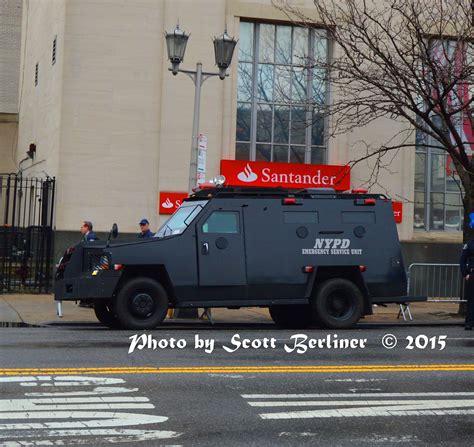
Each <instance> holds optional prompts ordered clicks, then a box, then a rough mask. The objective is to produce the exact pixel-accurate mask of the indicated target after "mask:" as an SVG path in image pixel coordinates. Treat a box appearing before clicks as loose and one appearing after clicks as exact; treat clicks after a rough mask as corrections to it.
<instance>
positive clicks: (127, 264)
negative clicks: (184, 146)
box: [55, 185, 420, 329]
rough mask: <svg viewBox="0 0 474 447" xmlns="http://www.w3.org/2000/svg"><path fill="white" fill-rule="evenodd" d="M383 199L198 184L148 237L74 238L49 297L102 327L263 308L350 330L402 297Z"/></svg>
mask: <svg viewBox="0 0 474 447" xmlns="http://www.w3.org/2000/svg"><path fill="white" fill-rule="evenodd" d="M406 286H407V278H406V273H405V269H404V265H403V260H402V255H401V249H400V243H399V240H398V235H397V229H396V225H395V221H394V217H393V211H392V204H391V201H390V200H389V199H387V198H386V197H385V196H384V195H381V194H368V193H366V192H365V191H362V192H361V191H355V190H353V192H352V193H336V192H335V191H334V190H332V189H304V190H298V191H297V190H288V189H281V188H248V187H247V188H244V187H229V186H222V187H217V186H211V185H204V186H203V187H202V188H201V189H200V190H198V191H197V192H196V193H195V194H192V195H191V196H190V197H189V198H187V199H186V200H185V201H184V202H183V204H182V205H181V207H180V208H178V210H177V211H176V212H175V213H174V214H173V215H172V216H171V217H170V219H169V220H168V221H167V222H166V223H165V224H164V225H163V226H162V227H161V228H160V229H159V230H158V232H157V233H156V236H155V237H154V238H149V239H139V240H134V241H112V242H110V241H109V240H108V241H107V242H105V241H94V242H81V243H79V244H77V245H76V246H74V247H71V248H69V249H68V250H67V251H66V253H65V254H64V256H63V257H62V259H61V261H60V263H59V264H58V267H57V271H56V276H55V300H57V301H63V300H81V301H82V302H86V303H87V302H88V303H90V304H91V305H92V306H93V307H94V310H95V313H96V316H97V318H98V319H99V320H100V321H101V322H102V323H104V324H105V325H107V326H109V327H115V328H119V327H121V328H127V329H152V328H154V327H156V326H158V325H159V324H160V323H161V322H162V321H163V320H164V318H165V316H166V314H167V311H168V309H169V308H198V307H200V308H213V307H227V308H239V307H246V306H259V307H268V308H269V311H270V315H271V317H272V319H273V320H274V321H275V323H277V324H278V325H279V326H282V327H294V328H296V327H300V328H304V327H307V326H310V325H314V326H318V327H325V328H334V329H342V328H348V327H351V326H353V325H354V324H355V323H357V321H358V320H359V319H360V318H361V317H363V316H364V315H367V314H371V313H372V305H373V304H376V303H377V304H380V303H402V302H403V303H404V302H409V301H412V300H414V299H416V300H417V301H419V300H420V297H407V296H406V290H407V288H406Z"/></svg>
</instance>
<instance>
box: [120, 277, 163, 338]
mask: <svg viewBox="0 0 474 447" xmlns="http://www.w3.org/2000/svg"><path fill="white" fill-rule="evenodd" d="M167 310H168V296H167V294H166V291H165V289H164V288H163V287H162V286H161V285H160V284H159V283H157V282H156V281H155V280H153V279H151V278H135V279H132V280H130V281H128V282H127V283H126V284H125V285H124V286H123V287H122V289H121V290H120V292H119V293H118V295H117V298H116V301H115V314H116V315H117V319H118V320H119V322H120V323H121V324H122V327H124V328H125V329H153V328H155V327H156V326H158V325H159V324H160V323H161V322H162V321H163V320H164V318H165V316H166V312H167Z"/></svg>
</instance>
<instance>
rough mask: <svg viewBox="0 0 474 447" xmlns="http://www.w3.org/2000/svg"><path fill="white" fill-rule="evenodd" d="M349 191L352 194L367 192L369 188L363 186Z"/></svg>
mask: <svg viewBox="0 0 474 447" xmlns="http://www.w3.org/2000/svg"><path fill="white" fill-rule="evenodd" d="M351 192H352V194H367V193H368V192H369V190H368V189H365V188H354V189H353V190H352V191H351Z"/></svg>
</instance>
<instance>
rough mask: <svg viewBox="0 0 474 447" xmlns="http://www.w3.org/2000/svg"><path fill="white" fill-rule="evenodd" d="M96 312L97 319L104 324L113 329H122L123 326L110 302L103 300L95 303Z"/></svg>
mask: <svg viewBox="0 0 474 447" xmlns="http://www.w3.org/2000/svg"><path fill="white" fill-rule="evenodd" d="M94 312H95V316H96V317H97V319H98V320H99V321H100V322H101V323H102V324H103V325H105V326H107V327H109V328H111V329H120V328H121V327H122V326H121V324H120V321H118V320H117V317H116V316H115V314H114V312H113V311H112V309H111V307H110V306H109V304H108V303H106V302H102V301H100V302H98V303H94Z"/></svg>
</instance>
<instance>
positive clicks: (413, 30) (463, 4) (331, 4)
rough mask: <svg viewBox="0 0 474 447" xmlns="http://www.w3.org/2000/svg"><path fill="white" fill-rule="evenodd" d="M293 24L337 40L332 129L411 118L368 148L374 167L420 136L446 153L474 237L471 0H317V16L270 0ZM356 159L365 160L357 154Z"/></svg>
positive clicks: (330, 69) (331, 64)
mask: <svg viewBox="0 0 474 447" xmlns="http://www.w3.org/2000/svg"><path fill="white" fill-rule="evenodd" d="M273 3H274V5H275V6H276V7H277V8H279V9H280V10H282V11H284V12H285V13H286V14H287V15H288V17H290V18H291V19H292V20H293V21H294V22H298V23H300V24H302V25H305V26H308V27H316V26H318V27H320V26H323V27H325V28H326V29H327V30H329V32H330V37H331V39H332V42H333V43H334V44H335V45H334V51H333V54H332V57H331V58H329V60H314V61H313V64H314V66H317V67H321V66H325V67H326V71H325V72H326V73H328V74H329V75H328V76H329V81H330V82H331V85H332V87H333V88H334V89H335V90H336V92H337V94H336V95H335V98H334V100H333V101H332V102H331V103H330V104H329V105H328V114H329V115H330V116H331V120H330V122H331V130H330V132H331V134H332V135H335V134H338V133H343V132H347V131H349V130H352V129H354V128H356V127H362V126H365V125H367V124H370V123H373V122H374V121H375V120H377V119H379V118H381V117H389V118H392V119H394V120H397V121H398V122H403V123H405V124H406V127H405V129H404V130H403V131H402V132H401V133H400V132H398V134H397V135H388V136H387V141H386V142H385V144H384V145H382V146H380V147H378V148H368V149H367V154H366V157H363V159H366V158H372V157H375V159H376V163H374V166H375V168H374V170H375V171H377V170H378V169H380V166H381V163H382V157H383V156H385V155H387V154H388V153H391V151H400V150H404V149H408V150H410V149H411V150H413V147H414V146H415V145H416V144H420V138H418V141H417V142H416V138H415V133H417V134H418V135H423V138H422V139H421V141H422V144H423V145H424V146H425V147H426V148H433V147H435V148H437V150H440V149H441V150H442V151H445V152H446V153H447V154H448V155H449V157H450V159H451V160H452V164H453V165H454V168H455V171H456V173H457V175H458V176H459V179H460V183H461V185H462V190H463V207H464V223H463V234H464V240H469V239H472V238H474V230H473V229H471V228H470V226H469V222H470V219H469V214H470V213H473V212H474V160H473V157H472V149H474V138H473V85H474V84H473V81H474V56H473V48H474V15H473V14H474V13H473V8H474V2H473V1H472V0H314V16H312V17H309V16H308V15H306V14H304V13H302V11H301V10H300V9H298V8H297V7H294V6H292V5H293V3H294V2H293V1H292V0H273ZM357 161H361V159H358V160H357Z"/></svg>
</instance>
